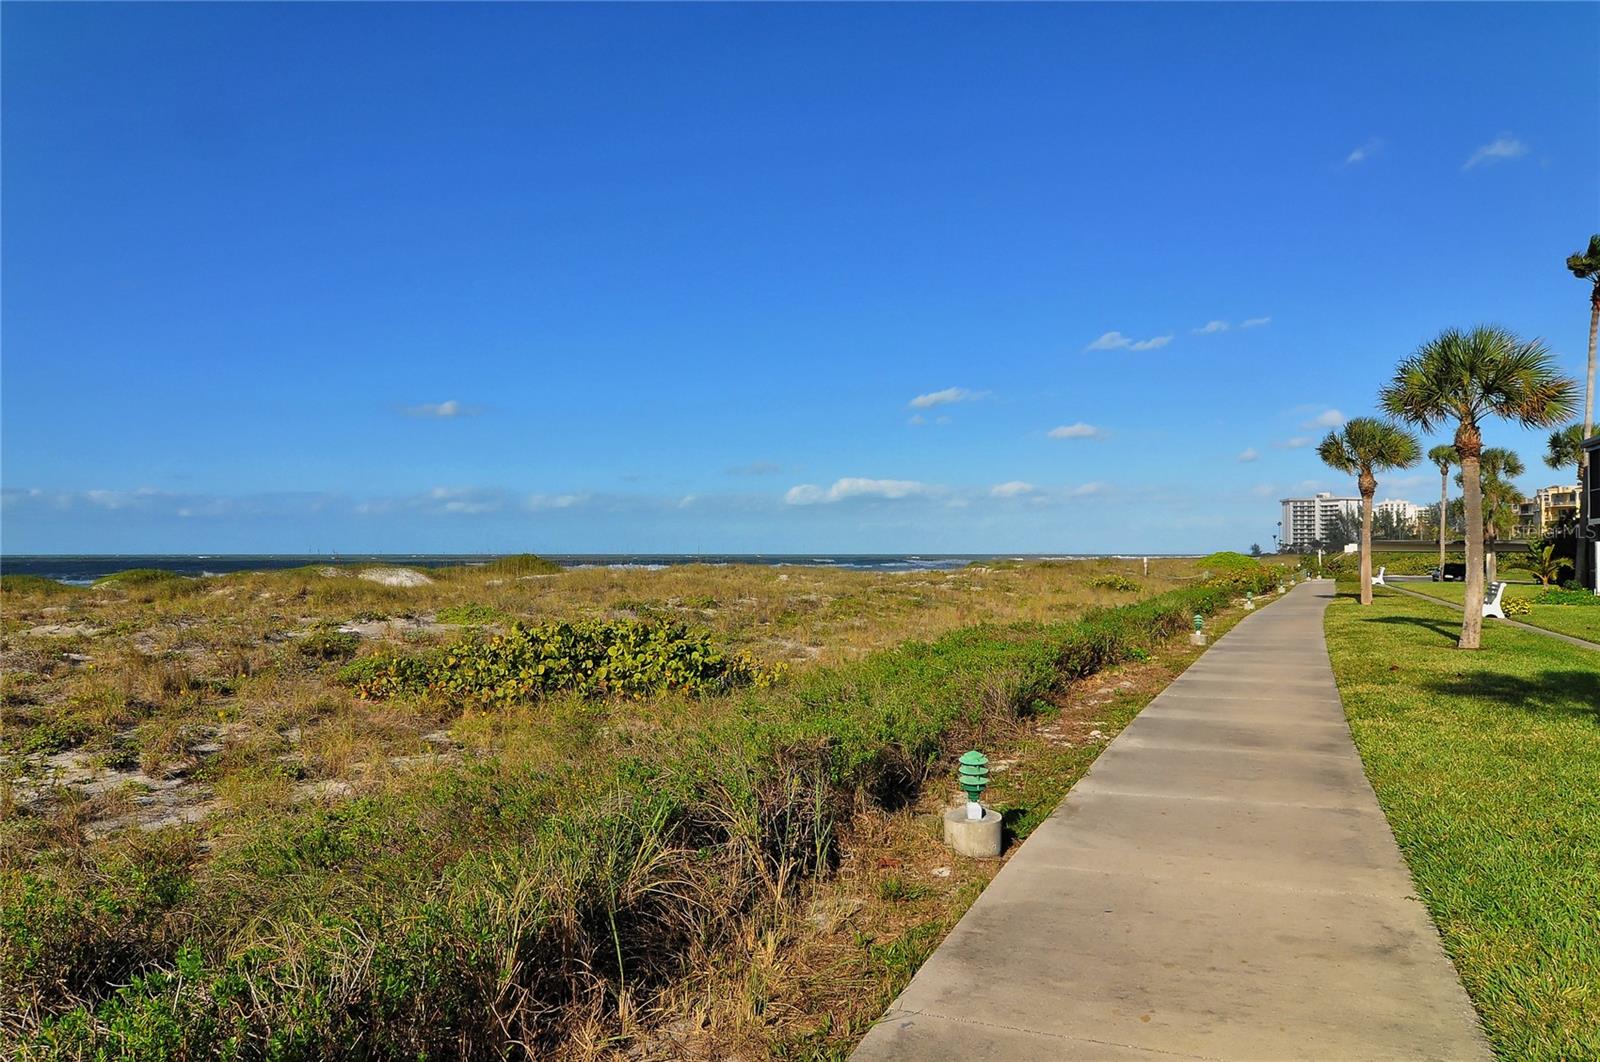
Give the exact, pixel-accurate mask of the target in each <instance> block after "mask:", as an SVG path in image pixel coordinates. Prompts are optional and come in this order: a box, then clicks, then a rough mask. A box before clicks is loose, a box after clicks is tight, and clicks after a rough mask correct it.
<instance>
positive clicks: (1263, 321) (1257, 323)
mask: <svg viewBox="0 0 1600 1062" xmlns="http://www.w3.org/2000/svg"><path fill="white" fill-rule="evenodd" d="M1271 323H1272V318H1270V317H1247V318H1245V319H1244V320H1243V321H1241V322H1239V327H1240V328H1260V327H1261V326H1263V325H1269V324H1271Z"/></svg>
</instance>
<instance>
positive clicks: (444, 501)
mask: <svg viewBox="0 0 1600 1062" xmlns="http://www.w3.org/2000/svg"><path fill="white" fill-rule="evenodd" d="M428 499H429V501H431V502H432V503H433V504H432V505H429V506H426V507H427V508H429V509H431V510H432V511H434V512H440V513H461V514H463V515H466V516H478V515H481V514H483V513H492V512H498V511H499V510H500V507H501V504H502V502H503V499H502V497H501V495H500V494H499V492H498V491H482V490H472V489H468V488H459V487H435V488H433V489H432V490H431V491H429V492H428Z"/></svg>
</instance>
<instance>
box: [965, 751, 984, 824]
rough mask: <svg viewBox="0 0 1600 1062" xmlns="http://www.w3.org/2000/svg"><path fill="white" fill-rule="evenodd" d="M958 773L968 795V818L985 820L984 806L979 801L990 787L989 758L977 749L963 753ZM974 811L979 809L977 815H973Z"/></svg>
mask: <svg viewBox="0 0 1600 1062" xmlns="http://www.w3.org/2000/svg"><path fill="white" fill-rule="evenodd" d="M958 771H959V774H960V779H961V788H962V789H963V790H964V791H965V792H966V794H967V818H969V819H981V818H983V805H982V804H980V803H979V802H978V801H979V798H981V797H982V796H983V791H984V790H985V789H987V788H988V786H989V757H987V756H985V755H984V754H983V753H981V752H979V751H978V750H977V749H972V750H971V751H969V752H963V753H962V754H961V766H960V768H959V769H958ZM973 809H977V814H973Z"/></svg>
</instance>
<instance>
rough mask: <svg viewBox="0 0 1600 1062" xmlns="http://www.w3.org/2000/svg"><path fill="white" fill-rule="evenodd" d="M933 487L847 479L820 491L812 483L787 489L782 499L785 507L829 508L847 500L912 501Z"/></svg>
mask: <svg viewBox="0 0 1600 1062" xmlns="http://www.w3.org/2000/svg"><path fill="white" fill-rule="evenodd" d="M932 492H933V488H932V487H929V486H928V485H927V484H926V483H918V482H917V481H916V480H911V479H865V478H862V477H859V476H847V477H845V478H844V479H838V480H835V481H834V483H833V486H831V487H828V488H827V489H826V490H824V489H823V488H822V487H819V486H817V485H816V484H815V483H801V484H798V485H796V486H793V487H790V488H789V490H788V491H787V492H786V493H785V494H784V496H783V500H784V501H785V502H786V503H787V504H789V505H818V504H824V505H831V504H833V503H834V502H841V501H845V500H847V499H849V498H887V499H900V498H912V497H917V496H919V495H924V494H930V493H932Z"/></svg>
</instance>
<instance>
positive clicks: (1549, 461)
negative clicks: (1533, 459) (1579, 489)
mask: <svg viewBox="0 0 1600 1062" xmlns="http://www.w3.org/2000/svg"><path fill="white" fill-rule="evenodd" d="M1588 437H1589V433H1588V432H1587V431H1585V430H1584V427H1583V425H1582V424H1568V425H1567V426H1566V427H1565V428H1557V429H1556V430H1555V431H1553V432H1551V433H1550V444H1549V448H1548V449H1546V450H1545V452H1544V463H1545V465H1547V466H1548V467H1550V468H1554V469H1562V468H1566V467H1567V466H1569V465H1577V466H1579V467H1578V483H1579V485H1582V483H1583V468H1582V465H1583V440H1585V439H1587V438H1588Z"/></svg>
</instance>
